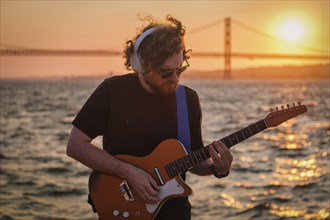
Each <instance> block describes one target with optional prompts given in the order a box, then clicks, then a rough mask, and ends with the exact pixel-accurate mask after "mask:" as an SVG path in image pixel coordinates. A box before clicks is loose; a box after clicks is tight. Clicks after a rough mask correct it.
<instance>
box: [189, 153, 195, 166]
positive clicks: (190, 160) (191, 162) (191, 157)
mask: <svg viewBox="0 0 330 220" xmlns="http://www.w3.org/2000/svg"><path fill="white" fill-rule="evenodd" d="M187 158H188V160H189V162H190V164H191V167H193V166H194V165H195V164H196V163H195V162H194V160H193V155H192V154H189V155H188V156H187Z"/></svg>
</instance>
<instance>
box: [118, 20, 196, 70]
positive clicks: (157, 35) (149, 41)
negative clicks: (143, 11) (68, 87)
mask: <svg viewBox="0 0 330 220" xmlns="http://www.w3.org/2000/svg"><path fill="white" fill-rule="evenodd" d="M141 20H148V22H149V25H147V26H146V27H144V28H142V31H140V33H139V34H138V35H137V36H135V37H134V39H133V40H129V41H127V42H126V45H125V48H124V51H123V52H124V55H123V57H124V59H125V63H124V64H125V67H126V69H127V70H132V66H131V63H130V57H131V55H132V53H133V49H134V44H135V42H136V40H137V38H138V37H139V36H140V35H141V34H142V33H143V32H145V31H146V30H148V29H150V28H152V27H158V26H160V28H159V29H157V30H156V31H154V32H153V33H151V34H150V35H148V36H147V37H146V38H145V39H143V41H142V42H141V44H140V46H139V49H138V51H137V52H138V54H139V58H140V61H141V66H142V69H143V73H144V72H147V71H150V70H153V69H157V68H158V67H159V66H160V65H162V64H163V63H164V62H165V60H166V59H168V58H169V57H171V56H172V55H173V54H175V53H178V52H179V51H180V50H183V58H184V59H189V56H188V55H187V53H188V52H189V51H190V50H186V48H185V43H184V36H185V34H186V28H185V26H183V25H182V24H181V21H179V20H177V19H175V18H174V17H172V16H171V15H167V16H166V21H164V22H161V21H156V20H154V19H153V18H152V17H150V16H147V17H144V18H142V19H141Z"/></svg>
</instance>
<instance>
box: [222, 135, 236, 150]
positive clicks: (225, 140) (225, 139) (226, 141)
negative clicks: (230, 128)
mask: <svg viewBox="0 0 330 220" xmlns="http://www.w3.org/2000/svg"><path fill="white" fill-rule="evenodd" d="M221 141H222V142H223V143H224V144H225V145H226V146H227V147H228V148H230V147H231V146H233V145H232V144H231V143H230V140H229V139H228V137H224V138H222V139H221Z"/></svg>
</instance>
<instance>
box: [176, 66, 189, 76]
mask: <svg viewBox="0 0 330 220" xmlns="http://www.w3.org/2000/svg"><path fill="white" fill-rule="evenodd" d="M187 68H188V66H182V67H180V68H179V69H177V71H176V74H177V75H180V74H181V73H182V72H183V71H185V70H186V69H187Z"/></svg>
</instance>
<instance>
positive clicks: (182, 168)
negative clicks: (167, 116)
mask: <svg viewBox="0 0 330 220" xmlns="http://www.w3.org/2000/svg"><path fill="white" fill-rule="evenodd" d="M306 111H307V107H306V106H305V105H301V104H300V102H298V105H295V104H294V103H293V106H291V107H290V105H287V108H285V107H284V106H282V108H281V109H278V108H277V107H276V109H275V110H272V109H271V113H269V114H268V115H267V116H266V117H265V118H264V119H262V120H260V121H258V122H256V123H254V124H251V125H249V126H247V127H245V128H243V129H241V130H239V131H237V132H235V133H233V134H231V135H228V136H226V137H224V138H222V139H220V140H221V141H222V142H223V143H224V144H225V145H226V146H227V147H228V148H230V147H232V146H234V145H236V144H238V143H240V142H242V141H244V140H246V139H248V138H249V137H252V136H253V135H255V134H257V133H259V132H261V131H263V130H265V129H267V128H269V127H275V126H278V125H279V124H281V123H283V122H285V121H287V120H289V119H291V118H293V117H295V116H297V115H300V114H302V113H304V112H306ZM115 157H116V158H118V159H119V160H123V161H126V162H128V163H131V164H133V165H134V166H136V167H139V168H141V169H143V170H145V171H146V172H148V173H149V174H150V175H151V176H152V177H153V178H154V179H155V180H156V181H157V182H158V184H159V186H160V188H161V190H160V191H159V198H160V200H159V202H158V203H157V204H148V203H145V202H144V201H142V200H141V199H139V198H138V197H137V196H135V195H134V192H133V191H132V190H131V189H130V186H129V184H128V182H127V181H126V180H125V179H121V178H119V177H116V176H111V175H107V174H103V173H100V172H97V171H93V172H92V173H91V175H90V179H89V190H90V194H91V197H92V200H93V203H94V206H95V209H96V211H97V213H98V215H99V217H100V219H102V220H111V219H135V220H151V219H153V218H154V217H155V216H156V214H157V213H158V211H159V209H160V208H161V206H162V204H164V203H165V201H166V200H168V199H170V198H175V197H186V196H189V195H190V194H191V193H192V190H191V189H190V187H189V186H188V185H187V184H186V183H184V181H183V180H182V179H181V178H180V176H179V174H181V173H183V172H186V171H188V170H190V169H191V168H193V167H194V166H195V165H197V164H199V163H202V162H203V161H205V160H207V159H208V158H210V157H211V155H210V153H209V145H208V146H206V147H203V148H201V149H199V150H197V151H194V152H192V153H191V154H187V152H186V150H185V148H184V146H183V145H182V144H181V143H180V142H179V141H178V140H175V139H167V140H165V141H163V142H161V143H160V144H159V145H158V146H157V147H156V149H155V150H154V151H153V152H152V153H151V154H149V155H147V156H145V157H135V156H128V155H116V156H115Z"/></svg>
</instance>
